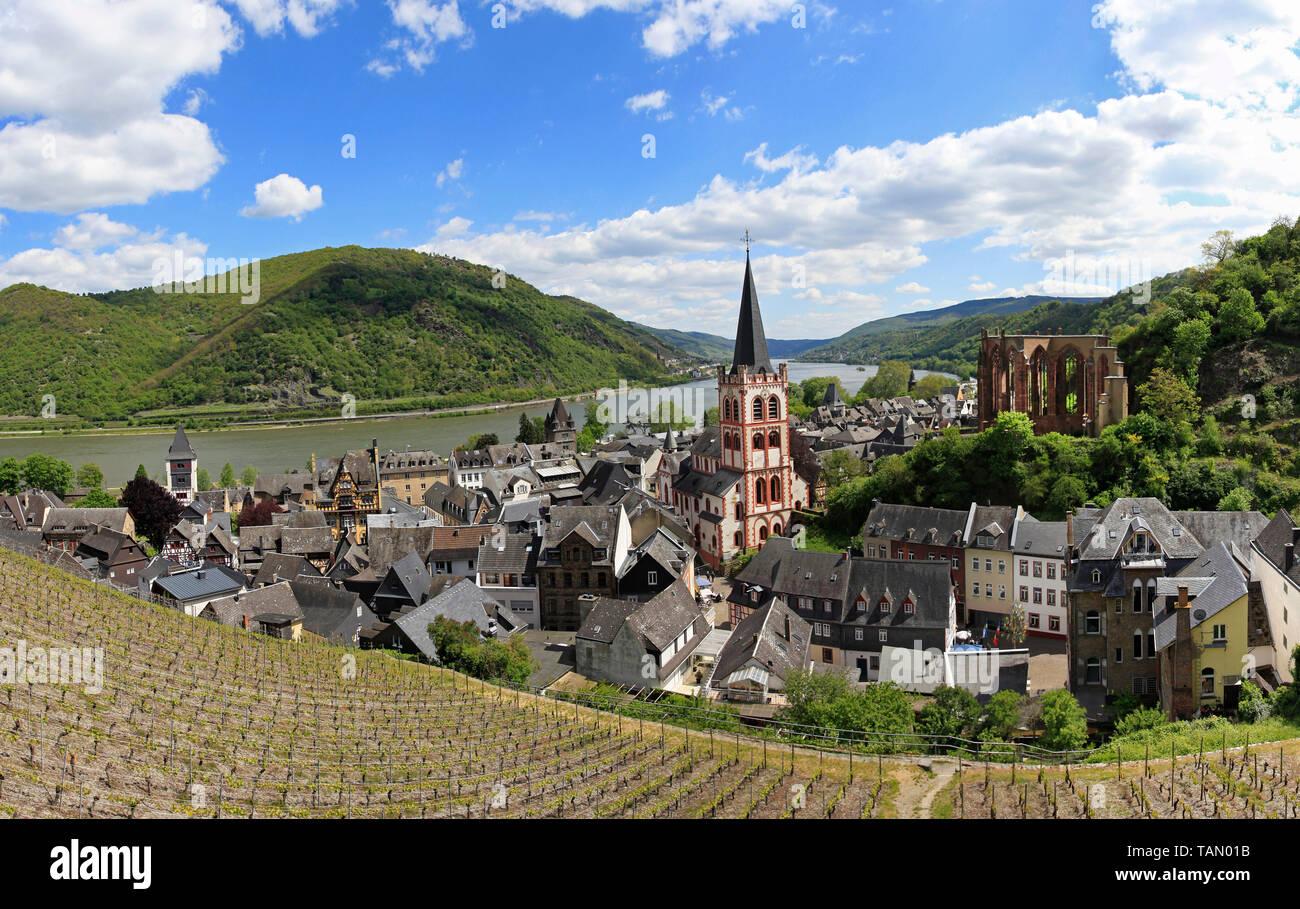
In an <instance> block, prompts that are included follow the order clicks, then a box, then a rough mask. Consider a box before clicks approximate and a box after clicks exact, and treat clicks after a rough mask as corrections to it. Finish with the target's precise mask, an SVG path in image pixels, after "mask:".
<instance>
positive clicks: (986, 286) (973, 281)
mask: <svg viewBox="0 0 1300 909" xmlns="http://www.w3.org/2000/svg"><path fill="white" fill-rule="evenodd" d="M995 287H997V285H996V284H994V283H993V282H992V281H981V280H980V276H979V275H971V276H970V284H968V285H967V286H966V289H967V290H969V291H970V292H971V293H976V294H983V293H988V292H989V291H990V290H992V289H993V288H995Z"/></svg>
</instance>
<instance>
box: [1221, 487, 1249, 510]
mask: <svg viewBox="0 0 1300 909" xmlns="http://www.w3.org/2000/svg"><path fill="white" fill-rule="evenodd" d="M1254 504H1255V503H1254V500H1253V499H1252V498H1251V495H1250V493H1249V492H1247V491H1246V490H1244V489H1242V488H1241V487H1240V486H1238V487H1237V488H1236V489H1234V490H1232V492H1230V493H1228V494H1227V495H1226V496H1224V497H1223V498H1221V499H1219V502H1218V504H1217V505H1215V506H1214V509H1215V511H1250V510H1251V508H1252V507H1253V506H1254Z"/></svg>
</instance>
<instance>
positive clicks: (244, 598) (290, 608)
mask: <svg viewBox="0 0 1300 909" xmlns="http://www.w3.org/2000/svg"><path fill="white" fill-rule="evenodd" d="M203 610H204V612H207V611H209V610H211V611H212V613H213V614H214V615H215V617H216V620H217V621H218V622H220V623H221V624H222V625H229V626H231V627H233V628H242V627H243V626H244V616H248V618H249V620H250V621H256V620H257V618H258V617H259V616H289V617H292V618H295V619H301V618H302V610H301V609H300V608H298V599H297V597H295V596H294V593H293V590H292V589H291V588H290V586H289V582H288V581H287V580H286V581H281V582H280V583H279V584H272V585H270V586H268V587H260V588H258V589H257V590H248V591H244V592H242V593H237V594H235V595H234V596H229V597H222V598H221V599H219V600H213V601H212V602H211V603H209V604H208V605H207V606H205V607H203Z"/></svg>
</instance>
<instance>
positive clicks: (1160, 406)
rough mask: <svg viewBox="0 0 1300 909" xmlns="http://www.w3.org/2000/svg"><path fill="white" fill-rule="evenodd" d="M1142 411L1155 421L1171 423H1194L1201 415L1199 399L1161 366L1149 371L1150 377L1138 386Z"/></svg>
mask: <svg viewBox="0 0 1300 909" xmlns="http://www.w3.org/2000/svg"><path fill="white" fill-rule="evenodd" d="M1137 392H1138V397H1139V398H1141V400H1142V409H1143V410H1144V411H1146V412H1147V413H1149V414H1151V415H1152V416H1154V417H1156V418H1157V419H1161V420H1168V421H1169V422H1171V423H1177V422H1179V421H1183V420H1185V421H1187V422H1189V423H1191V422H1195V420H1196V418H1197V417H1198V416H1200V413H1201V399H1200V398H1198V397H1197V396H1196V392H1195V391H1193V390H1192V388H1191V386H1189V385H1188V384H1187V383H1186V382H1185V381H1183V380H1182V379H1181V378H1179V377H1178V376H1177V375H1175V374H1174V373H1172V372H1170V371H1169V370H1167V369H1165V368H1164V367H1162V366H1157V367H1156V368H1155V369H1153V370H1151V375H1150V377H1149V378H1148V379H1147V380H1146V381H1145V382H1143V383H1142V384H1141V385H1139V386H1138V389H1137Z"/></svg>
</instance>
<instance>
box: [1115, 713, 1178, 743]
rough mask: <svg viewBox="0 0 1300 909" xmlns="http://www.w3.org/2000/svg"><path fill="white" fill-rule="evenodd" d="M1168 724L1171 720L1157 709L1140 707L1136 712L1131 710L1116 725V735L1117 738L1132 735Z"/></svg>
mask: <svg viewBox="0 0 1300 909" xmlns="http://www.w3.org/2000/svg"><path fill="white" fill-rule="evenodd" d="M1168 722H1169V718H1168V717H1166V716H1165V715H1164V713H1162V712H1161V711H1159V710H1157V709H1156V708H1154V707H1138V708H1137V709H1136V710H1130V711H1129V712H1128V713H1127V714H1125V715H1124V716H1123V717H1121V718H1120V720H1119V721H1118V722H1117V723H1116V724H1115V735H1116V736H1117V737H1118V736H1125V735H1131V734H1133V733H1134V732H1141V731H1143V730H1144V729H1155V728H1156V727H1158V726H1164V725H1165V724H1167V723H1168Z"/></svg>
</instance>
